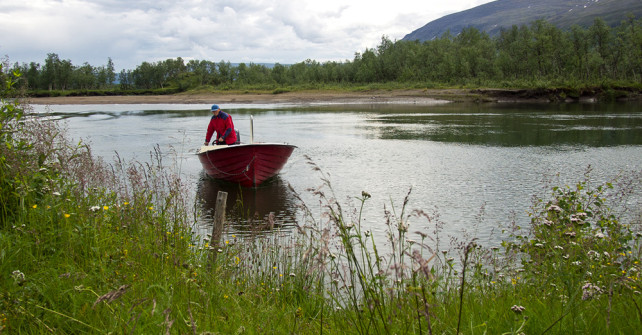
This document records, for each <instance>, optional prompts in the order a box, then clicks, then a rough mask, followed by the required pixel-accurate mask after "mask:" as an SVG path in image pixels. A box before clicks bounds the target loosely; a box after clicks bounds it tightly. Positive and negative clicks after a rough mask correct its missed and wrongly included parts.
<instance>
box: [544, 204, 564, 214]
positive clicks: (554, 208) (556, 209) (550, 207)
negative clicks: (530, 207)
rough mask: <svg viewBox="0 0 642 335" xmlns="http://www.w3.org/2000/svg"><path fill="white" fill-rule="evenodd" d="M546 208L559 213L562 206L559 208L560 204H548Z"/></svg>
mask: <svg viewBox="0 0 642 335" xmlns="http://www.w3.org/2000/svg"><path fill="white" fill-rule="evenodd" d="M547 210H548V211H549V212H557V213H559V212H561V211H562V208H560V206H557V205H550V206H548V208H547Z"/></svg>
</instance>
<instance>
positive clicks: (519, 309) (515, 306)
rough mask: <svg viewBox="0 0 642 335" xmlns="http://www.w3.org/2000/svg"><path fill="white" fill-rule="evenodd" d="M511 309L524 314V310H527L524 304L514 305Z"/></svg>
mask: <svg viewBox="0 0 642 335" xmlns="http://www.w3.org/2000/svg"><path fill="white" fill-rule="evenodd" d="M510 310H511V311H513V312H515V313H516V314H522V312H523V311H525V310H526V307H524V306H517V305H513V306H512V307H511V308H510Z"/></svg>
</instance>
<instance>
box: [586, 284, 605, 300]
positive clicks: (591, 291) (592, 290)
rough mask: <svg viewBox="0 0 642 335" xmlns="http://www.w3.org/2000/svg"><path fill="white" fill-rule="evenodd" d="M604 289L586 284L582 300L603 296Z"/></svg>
mask: <svg viewBox="0 0 642 335" xmlns="http://www.w3.org/2000/svg"><path fill="white" fill-rule="evenodd" d="M601 293H602V289H601V288H600V287H599V286H596V285H593V284H591V283H586V284H584V286H582V300H589V299H592V298H593V297H594V296H596V295H598V294H601Z"/></svg>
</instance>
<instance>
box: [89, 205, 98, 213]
mask: <svg viewBox="0 0 642 335" xmlns="http://www.w3.org/2000/svg"><path fill="white" fill-rule="evenodd" d="M89 210H90V211H92V212H96V211H99V210H100V206H91V207H89Z"/></svg>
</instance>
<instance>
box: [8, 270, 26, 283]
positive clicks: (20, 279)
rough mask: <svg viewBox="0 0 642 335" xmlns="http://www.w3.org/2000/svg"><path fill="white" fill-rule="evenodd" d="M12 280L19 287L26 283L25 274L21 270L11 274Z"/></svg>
mask: <svg viewBox="0 0 642 335" xmlns="http://www.w3.org/2000/svg"><path fill="white" fill-rule="evenodd" d="M11 278H13V280H14V282H15V283H16V284H18V285H22V283H24V282H25V280H26V279H25V274H24V273H22V271H20V270H15V271H13V272H11Z"/></svg>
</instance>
